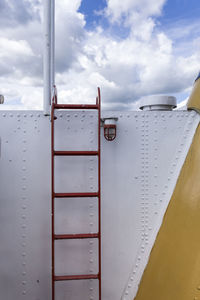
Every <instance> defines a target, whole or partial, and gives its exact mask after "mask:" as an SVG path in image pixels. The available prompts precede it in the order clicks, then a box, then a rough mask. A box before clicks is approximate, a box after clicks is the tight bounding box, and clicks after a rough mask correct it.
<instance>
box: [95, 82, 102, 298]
mask: <svg viewBox="0 0 200 300" xmlns="http://www.w3.org/2000/svg"><path fill="white" fill-rule="evenodd" d="M96 102H97V105H98V108H99V109H98V152H99V156H98V158H99V159H98V193H99V197H98V223H99V224H98V232H99V245H98V246H99V247H98V248H99V249H98V250H99V253H98V254H99V257H98V258H99V259H98V262H99V264H98V265H99V266H98V267H99V300H101V93H100V88H99V87H98V99H97V101H96Z"/></svg>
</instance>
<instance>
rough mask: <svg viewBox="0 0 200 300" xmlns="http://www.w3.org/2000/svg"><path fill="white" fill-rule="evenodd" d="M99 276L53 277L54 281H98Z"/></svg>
mask: <svg viewBox="0 0 200 300" xmlns="http://www.w3.org/2000/svg"><path fill="white" fill-rule="evenodd" d="M98 278H99V274H91V275H66V276H54V281H64V280H84V279H98Z"/></svg>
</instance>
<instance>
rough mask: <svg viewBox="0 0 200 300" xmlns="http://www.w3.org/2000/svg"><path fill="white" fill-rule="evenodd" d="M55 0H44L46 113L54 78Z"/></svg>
mask: <svg viewBox="0 0 200 300" xmlns="http://www.w3.org/2000/svg"><path fill="white" fill-rule="evenodd" d="M54 16H55V0H44V57H43V62H44V63H43V68H44V102H43V109H44V114H45V115H49V113H50V105H51V98H52V90H53V86H54V83H55V79H54V74H55V71H54V55H55V54H54V52H55V51H54V48H55V46H54V45H55V21H54V19H55V17H54Z"/></svg>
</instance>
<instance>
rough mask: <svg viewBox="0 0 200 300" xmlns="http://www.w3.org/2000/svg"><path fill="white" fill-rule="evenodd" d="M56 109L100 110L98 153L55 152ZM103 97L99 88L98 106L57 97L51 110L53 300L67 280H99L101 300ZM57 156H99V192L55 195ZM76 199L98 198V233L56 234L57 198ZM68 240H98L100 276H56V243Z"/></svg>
mask: <svg viewBox="0 0 200 300" xmlns="http://www.w3.org/2000/svg"><path fill="white" fill-rule="evenodd" d="M55 109H78V110H80V109H84V110H87V109H95V110H98V150H97V151H55V149H54V125H55V124H54V121H55V119H56V117H55V115H54V111H55ZM100 124H101V95H100V88H98V96H97V98H96V104H87V105H86V104H57V96H56V95H55V96H54V101H53V103H52V110H51V186H52V189H51V196H52V197H51V217H52V223H51V231H52V300H55V282H56V281H65V280H88V279H98V280H99V300H101V151H100V150H101V139H100V138H101V136H100ZM55 156H97V157H98V191H97V192H94V193H80V192H79V193H55V189H54V173H55V170H54V157H55ZM75 197H97V198H98V232H97V233H80V234H56V233H55V226H54V225H55V216H54V213H55V207H54V203H55V198H75ZM67 239H98V241H99V243H98V269H99V272H98V274H83V275H74V274H73V275H62V276H56V274H55V241H56V240H67Z"/></svg>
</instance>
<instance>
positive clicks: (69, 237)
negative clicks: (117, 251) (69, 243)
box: [54, 233, 99, 240]
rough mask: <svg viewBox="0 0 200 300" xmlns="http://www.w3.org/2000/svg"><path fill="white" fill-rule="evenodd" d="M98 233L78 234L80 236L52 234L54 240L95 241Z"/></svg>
mask: <svg viewBox="0 0 200 300" xmlns="http://www.w3.org/2000/svg"><path fill="white" fill-rule="evenodd" d="M96 238H99V234H98V233H80V234H54V239H55V240H72V239H96Z"/></svg>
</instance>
